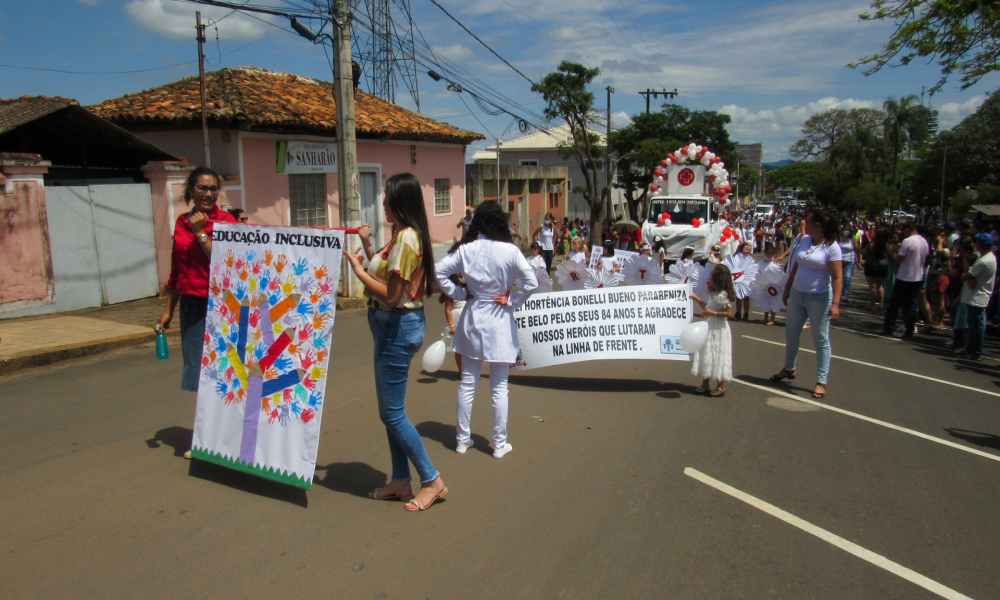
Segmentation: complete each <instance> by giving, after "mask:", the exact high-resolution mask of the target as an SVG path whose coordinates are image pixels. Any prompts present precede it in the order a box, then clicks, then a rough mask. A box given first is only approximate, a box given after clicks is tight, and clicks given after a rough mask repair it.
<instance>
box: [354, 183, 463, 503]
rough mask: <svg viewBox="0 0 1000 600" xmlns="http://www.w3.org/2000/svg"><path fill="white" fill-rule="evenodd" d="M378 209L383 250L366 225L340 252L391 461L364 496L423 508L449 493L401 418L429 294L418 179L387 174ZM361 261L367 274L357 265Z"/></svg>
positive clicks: (425, 233)
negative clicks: (360, 289)
mask: <svg viewBox="0 0 1000 600" xmlns="http://www.w3.org/2000/svg"><path fill="white" fill-rule="evenodd" d="M382 205H383V208H384V210H385V220H386V222H387V223H390V224H392V225H393V231H394V234H393V236H392V241H391V242H389V245H388V246H386V247H385V248H383V249H381V250H380V251H378V252H375V251H374V250H373V249H372V245H371V226H369V225H368V224H365V225H362V226H361V229H360V231H359V235H360V236H361V243H362V246H363V247H362V249H361V250H359V251H358V253H357V254H351V253H350V252H345V253H344V257H345V258H347V260H348V261H349V262H350V263H351V267H352V268H353V270H354V274H355V275H356V276H357V277H358V279H360V280H361V283H363V284H364V285H365V296H366V297H367V298H368V326H369V328H370V329H371V332H372V338H374V341H375V393H376V396H377V397H378V412H379V417H380V418H381V419H382V423H384V424H385V429H386V433H387V434H388V436H389V454H390V456H391V457H392V480H391V481H390V482H389V485H386V486H385V487H381V488H379V489H377V490H374V491H372V492H371V493H370V494H368V497H369V498H372V499H373V500H394V499H399V500H404V501H407V504H406V510H409V511H422V510H427V509H428V508H430V506H431V505H432V504H434V502H436V501H437V499H438V498H442V497H444V495H445V494H447V493H448V488H447V487H445V485H444V482H443V481H441V476H440V474H439V473H438V472H437V470H435V469H434V465H432V464H431V460H430V458H429V457H428V456H427V451H426V450H425V449H424V443H423V441H422V440H421V439H420V434H419V433H417V429H416V428H415V427H414V426H413V423H411V422H410V419H409V418H407V416H406V381H407V378H408V377H409V372H410V361H411V360H412V359H413V355H414V354H416V353H417V351H418V350H420V346H421V345H422V344H423V343H424V326H425V323H424V304H423V296H424V294H425V292H426V295H428V296H429V295H430V294H431V292H432V290H433V289H434V280H433V277H434V261H433V258H432V257H431V242H430V235H429V233H428V229H427V213H426V212H425V211H424V198H423V194H422V192H421V190H420V182H419V181H417V178H416V177H414V176H413V175H411V174H409V173H401V174H399V175H394V176H392V177H390V178H389V179H388V180H387V181H386V182H385V200H384V201H383V203H382ZM474 222H475V220H473V223H474ZM362 253H363V254H362ZM365 257H367V258H368V261H369V262H368V270H365V269H364V267H362V265H361V261H363V260H364V259H365ZM411 462H412V463H413V466H414V467H416V469H417V472H418V473H419V474H420V491H418V492H417V495H416V496H414V495H413V490H412V489H411V488H410V463H411Z"/></svg>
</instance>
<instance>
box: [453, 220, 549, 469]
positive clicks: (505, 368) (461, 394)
mask: <svg viewBox="0 0 1000 600" xmlns="http://www.w3.org/2000/svg"><path fill="white" fill-rule="evenodd" d="M435 268H436V270H437V280H438V285H439V286H441V290H442V291H443V292H444V293H446V294H448V295H449V296H451V297H452V298H454V299H456V300H468V302H469V303H468V304H467V305H466V307H465V310H464V311H462V316H461V317H460V318H459V320H458V327H457V328H456V330H455V341H454V342H453V347H454V348H455V352H457V353H459V354H461V355H462V380H461V383H459V387H458V426H457V428H456V429H457V432H456V441H457V446H456V451H457V452H458V453H459V454H465V452H466V450H468V449H469V448H471V447H472V438H471V431H470V421H471V418H472V401H473V399H474V398H475V395H476V385H477V384H478V383H479V375H480V374H481V373H482V370H483V363H484V362H487V363H490V392H491V394H492V396H493V443H494V449H493V458H503V457H504V456H505V455H506V454H507V453H509V452H510V451H511V450H512V449H513V446H511V445H510V443H508V442H507V376H508V373H509V369H510V365H511V364H512V363H514V362H516V361H517V354H518V350H519V346H518V342H517V326H516V325H515V323H514V309H515V308H516V307H518V306H520V305H521V304H522V303H523V302H524V301H525V300H526V299H527V298H528V296H530V295H531V293H532V292H534V291H535V289H536V288H537V287H538V280H537V279H536V277H535V273H534V271H533V270H532V268H531V266H529V265H528V261H527V260H525V258H524V255H522V254H521V251H520V250H519V249H518V247H517V246H515V245H514V243H513V242H512V241H511V237H510V231H509V230H508V229H507V225H506V221H505V219H504V213H503V210H502V209H501V208H500V206H499V205H498V204H497V203H496V202H483V203H482V204H480V205H479V208H478V209H477V210H476V216H475V217H473V219H472V226H471V227H470V228H469V235H468V236H466V238H465V239H463V240H462V243H461V244H459V246H458V248H457V249H456V250H454V251H453V252H451V253H449V254H448V256H446V257H444V258H443V259H441V261H440V262H438V264H437V265H436V267H435ZM455 274H458V275H462V276H463V277H464V279H465V284H466V286H467V288H468V291H466V290H464V289H462V288H459V287H457V286H456V285H455V284H454V283H452V281H451V280H450V279H449V277H450V276H452V275H455ZM515 280H520V282H521V286H520V288H521V289H520V290H519V291H518V292H517V293H516V294H514V295H511V293H510V290H511V286H513V285H514V281H515Z"/></svg>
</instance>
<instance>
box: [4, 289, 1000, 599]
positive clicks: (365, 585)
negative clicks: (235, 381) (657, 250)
mask: <svg viewBox="0 0 1000 600" xmlns="http://www.w3.org/2000/svg"><path fill="white" fill-rule="evenodd" d="M853 289H854V294H855V295H856V296H860V297H861V298H862V299H863V298H864V297H865V296H866V294H865V292H864V290H863V281H862V278H856V279H855V281H854V288H853ZM865 305H866V303H865V302H864V301H855V302H854V303H851V304H847V305H844V307H843V308H844V312H843V316H842V318H841V320H840V322H839V323H838V324H837V328H836V329H834V330H833V332H832V343H833V354H834V356H835V358H833V360H832V367H831V375H830V386H829V394H828V395H827V397H826V398H825V399H823V400H818V401H814V402H812V403H809V402H806V400H808V401H812V399H811V398H810V396H809V392H810V391H811V390H812V384H813V383H814V374H815V355H814V354H810V353H809V352H807V351H806V350H810V349H812V340H811V337H810V335H809V333H808V332H804V334H803V336H802V348H803V351H802V352H801V353H800V358H799V364H798V367H799V377H798V378H797V379H796V380H795V381H792V382H786V383H784V384H772V383H771V382H769V381H768V380H767V377H768V376H769V375H771V374H772V373H774V372H776V371H778V370H779V369H780V368H781V363H782V357H783V353H784V348H783V345H784V328H783V326H782V323H783V320H782V319H781V318H780V317H779V319H778V326H776V327H765V326H763V325H761V324H760V323H759V322H753V321H751V322H749V323H744V322H733V323H731V327H732V333H733V343H734V372H735V374H736V380H734V381H733V382H731V383H730V385H729V388H728V393H727V394H726V396H725V397H722V398H709V397H703V396H698V395H695V394H694V390H695V387H696V386H697V385H698V383H700V382H699V381H698V380H697V379H696V378H695V377H693V376H692V375H691V374H690V364H689V363H687V362H680V361H604V362H588V363H577V364H572V365H567V366H561V367H553V368H546V369H538V370H534V371H528V372H525V373H518V374H514V375H512V377H511V383H512V385H511V392H510V396H511V404H510V426H509V436H510V442H511V443H512V444H513V446H514V448H515V449H514V451H513V452H512V453H511V454H509V455H508V456H506V457H505V458H504V459H502V460H495V459H493V458H492V456H491V454H490V452H491V449H490V448H489V445H490V442H489V438H490V429H491V416H490V407H489V398H488V393H487V389H486V388H487V385H486V381H485V379H484V380H483V383H482V386H481V388H480V392H479V396H478V400H477V404H476V406H475V409H474V412H473V423H472V425H473V431H474V439H475V441H476V446H475V447H474V448H473V449H471V450H470V451H469V453H468V454H466V455H464V456H460V455H458V454H456V453H455V452H454V418H455V398H456V390H457V373H456V372H455V367H454V363H453V362H451V359H450V358H448V359H447V361H446V363H445V367H444V368H443V369H442V371H439V372H438V373H436V374H434V375H428V374H425V373H421V371H420V366H419V363H420V361H419V359H417V360H415V361H414V366H413V368H412V370H411V378H410V388H409V392H408V395H407V404H408V412H409V415H410V418H411V420H412V421H413V422H414V423H415V424H417V427H418V430H419V431H420V432H421V435H422V436H423V438H424V442H425V444H426V445H427V447H428V452H429V454H430V456H431V459H432V460H433V461H434V463H435V466H436V467H437V468H438V469H439V470H440V471H441V473H442V476H443V478H444V480H445V482H446V483H447V485H448V487H449V488H450V490H451V493H450V494H449V496H448V497H447V500H446V501H444V502H441V503H439V504H437V505H435V506H434V507H432V508H431V509H430V510H428V511H427V512H424V513H419V514H417V513H409V512H407V511H405V510H404V509H403V506H402V505H401V504H400V503H399V502H376V501H372V500H369V499H367V498H366V497H365V495H366V494H367V492H369V491H370V490H371V489H373V488H376V487H378V486H380V485H382V484H383V483H384V482H385V481H386V479H387V472H388V471H389V455H388V448H387V444H386V441H385V430H384V428H383V427H382V425H381V423H380V422H379V420H378V415H377V410H376V406H375V398H374V384H373V374H372V367H371V352H372V342H371V337H370V334H369V332H368V325H367V317H366V313H365V311H347V312H342V313H340V314H338V315H337V322H336V325H335V328H334V343H333V345H332V348H333V350H332V358H331V363H330V375H329V379H328V392H327V402H326V406H325V408H324V414H323V436H322V439H321V442H320V447H319V457H318V465H319V468H318V469H317V473H316V480H315V485H314V488H313V489H312V490H310V491H304V490H299V489H296V488H291V487H289V486H285V485H281V484H277V483H272V482H269V481H265V480H262V479H258V478H255V477H253V476H249V475H243V474H240V473H236V472H232V471H228V470H226V469H223V468H221V467H216V466H214V465H209V464H205V463H200V462H199V461H187V460H184V459H183V458H182V457H181V454H182V453H183V451H184V450H186V449H187V448H188V444H189V443H190V438H191V428H192V426H193V419H194V403H195V399H194V395H193V394H190V393H186V392H182V391H180V389H179V382H180V352H179V348H176V347H173V348H171V350H172V354H171V358H170V360H169V361H166V362H159V361H157V360H156V357H155V351H154V349H153V347H152V346H151V345H150V346H145V347H139V348H136V349H132V350H127V351H121V352H119V353H117V354H112V355H104V356H99V357H90V358H84V359H77V360H73V361H68V362H65V363H60V364H58V365H53V366H49V367H44V368H39V369H35V370H31V371H28V372H24V373H21V374H18V375H14V376H10V377H7V378H3V379H0V407H2V409H3V415H4V418H3V419H0V514H2V515H3V518H2V519H0V554H2V556H3V560H2V561H0V598H4V599H10V600H13V599H29V598H30V599H46V600H51V599H62V598H74V599H78V598H185V599H192V598H211V599H228V598H274V597H293V598H429V599H450V598H455V599H467V598H498V599H499V598H504V599H506V598H595V599H597V598H680V599H687V598H691V599H710V598H719V599H730V598H788V599H805V598H817V599H830V600H833V599H836V600H843V599H855V598H857V599H869V598H870V599H907V600H917V599H923V598H940V597H945V598H964V597H969V598H976V599H986V598H998V597H1000V558H998V557H1000V517H998V515H1000V418H998V415H1000V410H998V406H1000V371H998V367H1000V363H998V362H997V361H996V360H993V359H988V360H985V361H983V362H981V363H973V362H963V361H957V360H955V359H954V357H953V356H952V355H951V353H950V352H948V351H946V350H944V349H943V348H942V343H943V342H944V340H945V339H946V335H947V333H940V332H939V333H935V334H933V335H919V334H918V335H917V336H916V338H915V339H914V340H913V342H905V341H900V340H899V339H898V336H897V338H895V339H886V338H882V337H878V336H873V335H868V334H872V333H877V332H878V331H879V330H880V329H881V325H880V323H879V321H878V318H877V316H876V315H873V314H872V313H869V312H868V311H867V310H865V309H864V306H865ZM443 312H444V311H443V309H442V308H440V305H439V304H437V302H436V301H432V302H430V303H428V313H427V314H428V328H427V330H428V332H429V334H428V337H427V341H426V342H425V346H426V345H427V344H428V343H429V342H431V341H434V339H435V337H436V336H435V333H434V332H439V331H441V329H442V328H443V325H444V315H443ZM752 316H756V317H757V318H758V319H759V318H760V315H752ZM987 354H988V355H990V356H992V357H998V356H1000V352H998V348H997V346H996V345H995V342H994V340H991V341H990V344H989V347H988V349H987Z"/></svg>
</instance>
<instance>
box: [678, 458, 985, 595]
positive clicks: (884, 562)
mask: <svg viewBox="0 0 1000 600" xmlns="http://www.w3.org/2000/svg"><path fill="white" fill-rule="evenodd" d="M684 474H685V475H687V476H688V477H691V478H692V479H695V480H697V481H700V482H702V483H704V484H705V485H707V486H710V487H713V488H715V489H717V490H719V491H720V492H722V493H724V494H728V495H730V496H732V497H733V498H736V499H737V500H740V501H742V502H745V503H746V504H749V505H750V506H752V507H754V508H756V509H757V510H760V511H762V512H765V513H767V514H769V515H771V516H772V517H775V518H778V519H781V520H782V521H784V522H785V523H788V524H789V525H792V526H793V527H798V528H799V529H801V530H802V531H804V532H806V533H808V534H810V535H813V536H815V537H818V538H819V539H821V540H823V541H824V542H828V543H830V544H832V545H834V546H836V547H838V548H840V549H841V550H844V551H845V552H848V553H850V554H853V555H854V556H857V557H858V558H860V559H861V560H864V561H867V562H869V563H871V564H873V565H875V566H876V567H879V568H881V569H885V570H886V571H889V572H890V573H892V574H893V575H896V576H897V577H902V578H903V579H905V580H907V581H909V582H911V583H915V584H917V585H919V586H920V587H922V588H924V589H925V590H927V591H930V592H933V593H935V594H937V595H938V596H941V597H942V598H948V600H972V598H970V597H969V596H966V595H965V594H962V593H959V592H956V591H955V590H953V589H951V588H949V587H946V586H944V585H941V584H940V583H938V582H936V581H934V580H933V579H931V578H929V577H925V576H923V575H921V574H920V573H917V572H916V571H914V570H913V569H907V568H906V567H904V566H903V565H901V564H899V563H897V562H894V561H891V560H889V559H888V558H886V557H884V556H882V555H881V554H876V553H874V552H872V551H871V550H867V549H865V548H862V547H861V546H859V545H857V544H855V543H854V542H850V541H848V540H845V539H844V538H842V537H840V536H839V535H836V534H833V533H830V532H829V531H827V530H825V529H823V528H821V527H817V526H816V525H813V524H812V523H810V522H808V521H805V520H803V519H800V518H799V517H796V516H795V515H793V514H792V513H790V512H787V511H784V510H781V509H780V508H778V507H777V506H775V505H773V504H770V503H768V502H765V501H763V500H761V499H760V498H757V497H755V496H751V495H750V494H747V493H746V492H741V491H740V490H738V489H736V488H734V487H732V486H730V485H726V484H725V483H722V482H721V481H719V480H718V479H715V478H714V477H710V476H708V475H705V474H704V473H702V472H700V471H697V470H695V469H692V468H691V467H687V468H685V469H684Z"/></svg>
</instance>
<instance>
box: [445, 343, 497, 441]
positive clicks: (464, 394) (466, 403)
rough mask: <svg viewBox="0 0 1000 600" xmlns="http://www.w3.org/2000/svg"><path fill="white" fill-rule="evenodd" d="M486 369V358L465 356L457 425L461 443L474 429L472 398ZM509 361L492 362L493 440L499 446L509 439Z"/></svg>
mask: <svg viewBox="0 0 1000 600" xmlns="http://www.w3.org/2000/svg"><path fill="white" fill-rule="evenodd" d="M482 372H483V361H481V360H475V359H472V358H469V357H467V356H463V357H462V381H461V382H460V383H459V384H458V426H457V427H456V429H457V435H456V437H457V440H458V443H459V444H468V443H469V439H470V435H471V431H470V430H469V422H470V421H471V420H472V401H473V399H475V397H476V385H477V384H478V383H479V376H480V374H482ZM509 374H510V365H509V364H507V363H497V362H491V363H490V393H491V394H492V395H493V443H494V444H496V446H497V447H500V446H501V445H503V444H505V443H506V442H507V376H508V375H509Z"/></svg>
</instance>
